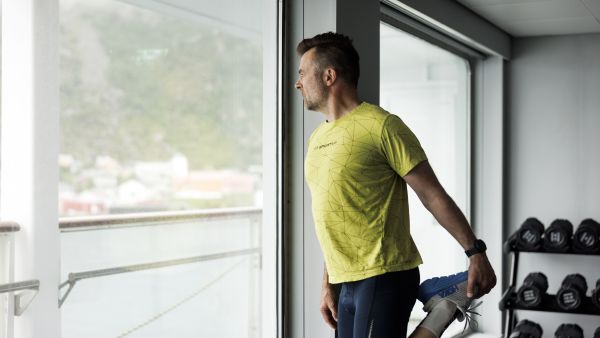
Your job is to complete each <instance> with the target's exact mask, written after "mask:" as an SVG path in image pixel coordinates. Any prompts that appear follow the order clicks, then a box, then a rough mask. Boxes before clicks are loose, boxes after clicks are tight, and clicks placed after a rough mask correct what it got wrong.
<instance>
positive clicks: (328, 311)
mask: <svg viewBox="0 0 600 338" xmlns="http://www.w3.org/2000/svg"><path fill="white" fill-rule="evenodd" d="M320 310H321V315H322V316H323V319H324V320H325V323H327V325H329V326H331V328H332V329H334V330H335V329H336V328H337V290H336V287H335V286H334V285H331V284H329V283H324V284H323V288H322V289H321V306H320Z"/></svg>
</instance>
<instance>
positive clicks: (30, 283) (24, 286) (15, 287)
mask: <svg viewBox="0 0 600 338" xmlns="http://www.w3.org/2000/svg"><path fill="white" fill-rule="evenodd" d="M39 288H40V281H39V280H37V279H34V280H27V281H23V282H16V283H9V284H2V285H0V293H7V292H14V291H21V290H38V289H39Z"/></svg>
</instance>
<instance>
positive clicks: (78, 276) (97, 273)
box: [59, 248, 261, 306]
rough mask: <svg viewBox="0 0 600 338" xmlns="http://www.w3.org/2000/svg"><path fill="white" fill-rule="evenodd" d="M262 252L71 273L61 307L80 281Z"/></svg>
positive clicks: (174, 260) (63, 285) (207, 256)
mask: <svg viewBox="0 0 600 338" xmlns="http://www.w3.org/2000/svg"><path fill="white" fill-rule="evenodd" d="M260 251H261V249H260V248H250V249H243V250H236V251H227V252H220V253H216V254H208V255H201V256H194V257H187V258H180V259H172V260H166V261H159V262H152V263H144V264H134V265H127V266H120V267H115V268H108V269H100V270H89V271H82V272H71V273H69V274H68V280H67V281H65V282H63V283H61V284H60V287H59V289H62V288H63V287H65V286H67V285H68V286H69V288H68V289H67V291H66V292H65V294H64V295H63V296H62V297H61V298H60V299H59V306H62V304H63V303H64V302H65V300H66V299H67V296H68V295H69V293H71V290H72V289H73V287H74V286H75V283H77V282H78V281H80V280H83V279H90V278H97V277H104V276H110V275H117V274H122V273H128V272H136V271H143V270H153V269H159V268H164V267H169V266H175V265H182V264H190V263H198V262H204V261H211V260H216V259H222V258H229V257H236V256H246V255H252V254H260Z"/></svg>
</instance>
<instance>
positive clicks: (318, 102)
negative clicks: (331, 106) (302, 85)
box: [304, 83, 329, 112]
mask: <svg viewBox="0 0 600 338" xmlns="http://www.w3.org/2000/svg"><path fill="white" fill-rule="evenodd" d="M317 94H318V95H317V97H316V99H315V100H312V101H308V100H307V99H304V102H306V108H307V109H308V110H312V111H318V112H322V111H323V109H324V108H325V106H326V104H327V98H328V96H329V93H328V92H327V86H325V84H324V83H321V85H320V86H319V88H318V89H317Z"/></svg>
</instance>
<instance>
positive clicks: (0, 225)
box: [0, 221, 21, 233]
mask: <svg viewBox="0 0 600 338" xmlns="http://www.w3.org/2000/svg"><path fill="white" fill-rule="evenodd" d="M19 230H21V226H20V225H19V223H17V222H10V221H2V222H0V233H6V232H17V231H19Z"/></svg>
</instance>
